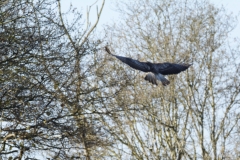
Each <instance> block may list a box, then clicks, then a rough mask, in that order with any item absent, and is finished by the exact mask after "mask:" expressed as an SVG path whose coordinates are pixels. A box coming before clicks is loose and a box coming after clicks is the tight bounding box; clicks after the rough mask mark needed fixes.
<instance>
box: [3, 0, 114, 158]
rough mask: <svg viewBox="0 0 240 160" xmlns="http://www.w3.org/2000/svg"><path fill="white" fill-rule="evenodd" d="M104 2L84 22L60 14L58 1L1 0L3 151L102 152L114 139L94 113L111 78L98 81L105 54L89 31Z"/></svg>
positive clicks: (27, 154) (18, 154) (13, 154)
mask: <svg viewBox="0 0 240 160" xmlns="http://www.w3.org/2000/svg"><path fill="white" fill-rule="evenodd" d="M104 2H105V1H103V3H102V6H101V8H100V10H98V12H97V17H98V18H97V21H96V22H95V23H94V24H93V25H90V22H88V23H87V27H86V28H84V27H85V26H86V25H85V23H84V21H83V20H82V15H81V14H80V13H78V12H77V10H76V9H74V8H70V9H69V11H68V12H67V13H63V12H62V11H61V2H60V1H56V0H47V1H45V0H40V1H28V0H26V1H24V0H23V1H13V0H6V1H1V3H0V14H1V16H0V17H1V18H0V25H1V32H0V34H1V40H0V53H1V54H0V64H1V65H0V74H1V83H0V97H1V122H0V123H1V133H0V134H1V135H0V136H1V144H0V154H1V157H2V158H9V159H23V158H36V155H37V154H40V153H44V155H43V156H44V157H45V158H46V157H47V156H48V157H53V158H55V159H59V158H60V159H68V158H75V159H79V158H86V159H91V157H96V156H98V157H99V158H100V157H101V156H100V155H97V154H96V153H98V151H99V150H102V151H103V150H104V148H105V147H106V146H111V145H112V143H113V142H112V140H111V139H110V138H108V135H107V134H106V133H105V132H103V130H102V128H103V127H102V123H100V121H99V118H98V117H99V116H102V115H103V114H107V112H105V111H101V107H102V105H101V104H102V101H104V100H105V99H107V98H110V97H111V96H114V95H115V92H112V93H109V94H108V93H107V92H106V90H108V88H109V87H111V86H114V85H115V84H113V83H112V84H109V83H107V80H104V79H103V80H101V81H100V80H98V79H102V77H104V75H103V74H97V71H98V70H99V69H100V68H103V66H104V63H100V64H99V63H98V62H99V61H104V59H103V57H101V56H98V55H97V54H96V53H97V52H98V51H99V50H100V49H101V47H100V44H101V41H99V40H97V39H96V38H94V36H93V31H94V30H95V28H96V26H97V23H98V20H99V18H100V15H101V12H102V9H103V6H104ZM88 12H90V10H89V11H88ZM69 17H74V18H73V19H72V20H71V21H70V20H69V21H67V19H68V18H69ZM99 73H100V72H99ZM104 74H108V73H104ZM46 153H47V154H46ZM102 156H103V155H102Z"/></svg>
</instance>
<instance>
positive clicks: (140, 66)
mask: <svg viewBox="0 0 240 160" xmlns="http://www.w3.org/2000/svg"><path fill="white" fill-rule="evenodd" d="M105 50H106V52H107V53H109V54H111V55H112V56H114V57H116V58H117V59H119V60H120V61H122V62H123V63H125V64H127V65H129V66H130V67H132V68H134V69H137V70H140V71H143V72H149V71H150V66H149V65H148V64H147V63H146V62H140V61H138V60H135V59H132V58H128V57H122V56H117V55H114V54H112V53H111V51H110V50H109V48H108V47H107V46H106V47H105Z"/></svg>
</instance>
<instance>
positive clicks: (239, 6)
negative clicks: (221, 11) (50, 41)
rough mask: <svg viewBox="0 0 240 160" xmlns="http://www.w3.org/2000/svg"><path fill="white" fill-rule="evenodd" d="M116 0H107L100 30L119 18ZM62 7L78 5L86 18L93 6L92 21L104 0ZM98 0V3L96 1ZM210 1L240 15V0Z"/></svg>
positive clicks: (74, 0) (72, 0)
mask: <svg viewBox="0 0 240 160" xmlns="http://www.w3.org/2000/svg"><path fill="white" fill-rule="evenodd" d="M115 1H116V0H106V1H105V6H104V9H103V12H102V15H101V18H100V21H99V24H98V28H97V29H98V30H101V29H102V26H103V25H106V24H110V23H111V22H113V21H117V20H118V19H119V16H118V13H117V12H115V11H114V8H115V6H114V5H115V3H114V2H115ZM61 2H62V9H63V10H67V9H68V8H69V5H70V3H72V5H73V6H74V7H76V8H77V9H78V10H79V11H81V12H82V13H83V16H84V17H83V18H84V19H86V12H87V6H88V7H89V6H91V5H92V4H95V5H94V6H93V7H92V10H91V11H92V12H91V14H90V21H91V22H92V23H94V22H95V20H96V6H98V8H99V9H100V7H101V4H102V0H68V1H61ZM95 2H96V3H95ZM210 2H212V3H214V4H216V5H217V6H222V5H223V6H224V7H225V8H226V9H227V10H228V12H229V13H233V14H234V15H240V0H210ZM232 36H234V37H238V38H240V23H238V26H237V28H236V29H235V30H234V31H233V32H232Z"/></svg>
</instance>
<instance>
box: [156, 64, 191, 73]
mask: <svg viewBox="0 0 240 160" xmlns="http://www.w3.org/2000/svg"><path fill="white" fill-rule="evenodd" d="M154 65H155V68H156V70H157V71H158V73H161V74H162V75H170V74H178V73H180V72H182V71H185V70H186V69H188V68H189V67H190V66H191V64H184V63H182V64H177V63H169V62H165V63H155V64H154Z"/></svg>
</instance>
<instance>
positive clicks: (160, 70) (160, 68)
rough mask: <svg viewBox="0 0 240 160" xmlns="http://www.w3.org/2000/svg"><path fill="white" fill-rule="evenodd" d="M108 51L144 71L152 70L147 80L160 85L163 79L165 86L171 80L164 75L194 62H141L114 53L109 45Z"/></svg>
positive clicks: (176, 71) (180, 70) (185, 67)
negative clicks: (159, 82)
mask: <svg viewBox="0 0 240 160" xmlns="http://www.w3.org/2000/svg"><path fill="white" fill-rule="evenodd" d="M105 50H106V52H107V53H109V54H111V55H112V56H114V57H116V58H117V59H119V60H120V61H122V62H123V63H126V64H127V65H129V66H130V67H132V68H134V69H137V70H140V71H143V72H151V73H148V74H147V75H146V76H145V78H144V79H145V80H147V81H149V82H150V83H152V84H155V85H158V83H157V80H159V81H161V82H162V84H163V85H164V86H166V85H168V84H170V82H169V80H167V79H166V78H165V77H164V76H165V75H170V74H178V73H180V72H182V71H185V70H186V69H188V67H190V66H191V65H192V64H185V63H179V64H178V63H170V62H164V63H151V62H140V61H138V60H135V59H131V58H128V57H122V56H117V55H114V54H112V53H111V52H110V50H109V49H108V47H105Z"/></svg>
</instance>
